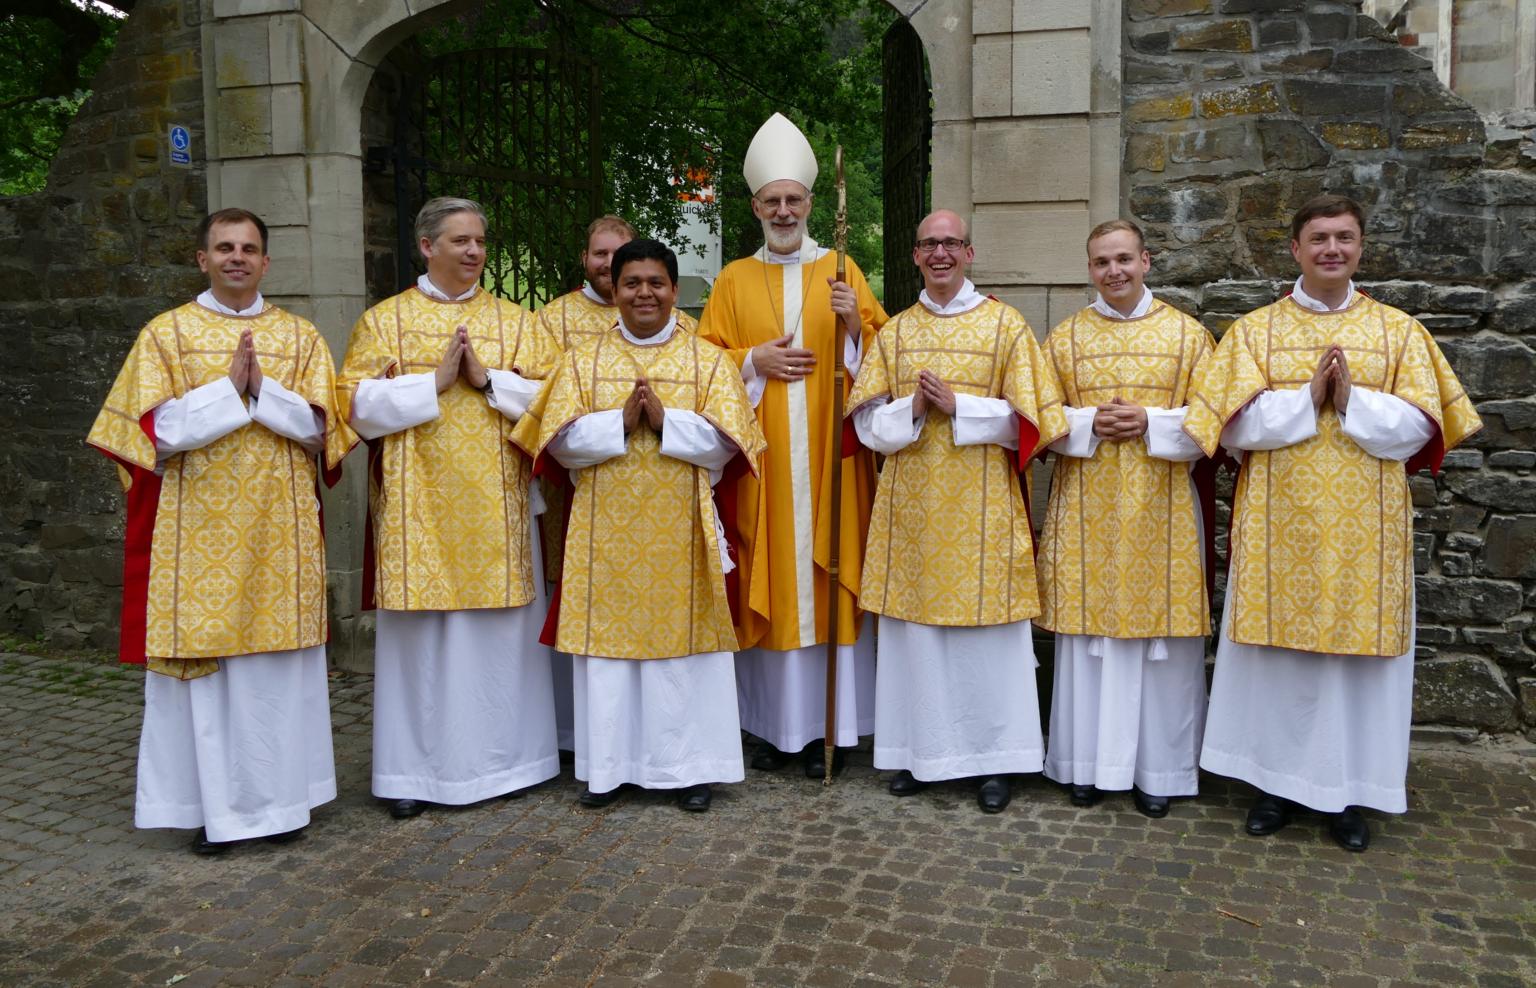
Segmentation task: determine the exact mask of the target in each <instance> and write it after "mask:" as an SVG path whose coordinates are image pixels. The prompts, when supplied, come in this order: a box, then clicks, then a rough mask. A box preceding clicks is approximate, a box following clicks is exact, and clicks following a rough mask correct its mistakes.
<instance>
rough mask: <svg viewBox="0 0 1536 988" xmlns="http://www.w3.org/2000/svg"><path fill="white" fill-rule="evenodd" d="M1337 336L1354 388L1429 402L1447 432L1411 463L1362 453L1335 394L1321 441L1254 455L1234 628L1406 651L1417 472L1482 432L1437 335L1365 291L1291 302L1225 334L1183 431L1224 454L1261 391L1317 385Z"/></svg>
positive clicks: (1241, 527)
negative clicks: (1230, 429) (1332, 301)
mask: <svg viewBox="0 0 1536 988" xmlns="http://www.w3.org/2000/svg"><path fill="white" fill-rule="evenodd" d="M1334 344H1338V345H1339V346H1342V347H1343V348H1344V355H1345V358H1346V359H1347V360H1348V362H1349V374H1350V379H1351V382H1352V384H1353V386H1354V387H1357V388H1369V389H1371V390H1374V391H1381V392H1384V393H1386V394H1391V395H1395V396H1397V397H1398V398H1402V399H1403V400H1405V401H1407V402H1409V403H1410V404H1412V405H1414V406H1416V407H1418V408H1419V409H1420V410H1421V411H1423V412H1424V414H1425V415H1427V416H1429V418H1430V420H1431V421H1432V422H1433V423H1434V425H1435V427H1436V432H1437V435H1436V436H1435V437H1434V438H1431V440H1430V442H1429V445H1428V446H1427V447H1426V450H1425V453H1424V454H1420V455H1418V456H1415V457H1414V459H1413V460H1410V462H1409V464H1408V465H1407V469H1406V470H1405V466H1404V464H1402V463H1399V462H1395V461H1392V460H1380V459H1377V458H1376V457H1374V456H1371V455H1370V454H1369V453H1367V452H1366V451H1365V450H1363V449H1362V448H1360V446H1359V445H1358V444H1357V443H1355V441H1354V440H1353V439H1350V438H1349V437H1348V436H1346V435H1345V434H1344V432H1343V430H1342V427H1341V425H1340V423H1339V417H1338V415H1337V413H1336V412H1335V411H1334V409H1333V406H1332V404H1331V403H1324V405H1323V407H1322V409H1321V410H1320V411H1319V412H1318V416H1317V435H1316V436H1313V437H1312V438H1311V439H1307V440H1305V441H1303V442H1300V443H1297V444H1295V445H1294V446H1287V447H1285V448H1284V449H1276V450H1267V451H1257V452H1246V453H1244V454H1243V467H1242V471H1241V473H1240V474H1239V475H1238V483H1237V492H1236V496H1235V498H1234V501H1233V509H1232V535H1231V554H1232V561H1231V571H1230V572H1231V578H1230V579H1229V581H1228V587H1229V590H1228V592H1229V593H1235V594H1236V596H1235V598H1234V599H1233V604H1232V622H1231V635H1232V639H1233V640H1234V641H1237V642H1242V643H1244V644H1249V645H1268V646H1276V647H1282V648H1293V649H1301V650H1304V651H1309V652H1326V653H1332V654H1342V655H1378V656H1396V655H1401V654H1403V653H1404V652H1406V651H1407V650H1408V642H1409V638H1410V633H1411V631H1412V629H1413V619H1414V615H1413V611H1412V602H1413V592H1412V581H1413V543H1412V538H1413V510H1412V505H1411V503H1410V501H1409V497H1408V483H1407V474H1408V472H1416V471H1417V470H1418V469H1419V466H1420V465H1424V464H1423V463H1421V461H1423V460H1428V461H1430V462H1429V463H1428V464H1427V465H1429V466H1431V467H1432V468H1438V466H1439V456H1440V455H1443V453H1444V450H1446V449H1450V448H1451V447H1453V446H1455V445H1456V444H1457V443H1459V442H1461V441H1462V440H1463V439H1465V438H1466V437H1467V436H1469V435H1471V434H1472V433H1474V432H1476V431H1477V430H1478V429H1479V428H1481V427H1482V421H1481V419H1479V418H1478V416H1477V412H1476V411H1475V410H1474V409H1473V407H1472V403H1471V401H1470V400H1468V398H1467V395H1466V392H1465V391H1464V390H1463V389H1462V387H1461V384H1460V382H1459V381H1457V380H1456V375H1455V372H1454V371H1452V370H1451V367H1450V364H1449V363H1447V362H1446V360H1445V357H1444V355H1443V354H1441V352H1440V348H1439V347H1438V346H1437V345H1436V344H1435V341H1434V339H1433V337H1431V336H1430V335H1429V331H1428V330H1426V329H1425V328H1424V327H1423V326H1422V325H1420V324H1419V322H1418V321H1417V320H1415V319H1413V318H1412V317H1411V316H1409V315H1407V314H1406V313H1404V312H1400V311H1398V310H1397V309H1394V308H1391V307H1390V306H1386V305H1382V304H1381V303H1379V302H1377V301H1375V300H1373V299H1370V298H1367V297H1365V296H1363V295H1358V294H1357V295H1356V296H1355V298H1354V300H1353V302H1352V303H1351V304H1350V305H1349V307H1348V308H1346V309H1343V310H1340V311H1337V312H1327V313H1324V312H1314V311H1311V310H1309V309H1306V308H1303V307H1302V306H1301V305H1299V304H1297V303H1296V302H1295V301H1293V300H1291V299H1289V298H1285V299H1282V300H1281V301H1279V302H1276V303H1275V304H1274V305H1269V306H1265V307H1264V308H1262V309H1259V310H1257V311H1255V312H1251V313H1249V314H1248V315H1246V316H1244V317H1243V318H1242V319H1240V320H1238V321H1237V322H1236V323H1234V324H1233V325H1232V327H1231V328H1230V329H1228V330H1227V333H1226V335H1225V336H1224V337H1222V340H1221V344H1220V346H1218V347H1217V349H1216V352H1215V354H1214V355H1213V357H1212V358H1211V360H1210V361H1208V362H1207V364H1206V366H1205V367H1204V368H1203V369H1202V371H1201V376H1200V379H1199V381H1198V382H1197V383H1196V386H1195V388H1194V397H1193V399H1192V400H1191V401H1190V410H1189V416H1188V418H1187V419H1186V420H1185V424H1184V428H1185V431H1187V432H1188V433H1189V435H1190V436H1191V437H1192V438H1193V439H1194V440H1195V441H1196V442H1198V443H1199V444H1200V447H1201V448H1202V449H1203V450H1205V452H1206V453H1207V455H1210V454H1212V453H1214V452H1215V451H1216V447H1217V443H1218V442H1219V440H1220V437H1221V430H1222V429H1223V428H1224V427H1225V426H1226V424H1227V423H1228V422H1230V421H1231V420H1232V418H1233V416H1235V415H1236V414H1237V413H1238V412H1239V411H1241V410H1242V409H1243V408H1244V407H1245V406H1246V405H1247V404H1248V403H1249V402H1250V401H1251V400H1252V399H1253V398H1254V397H1256V396H1257V395H1258V394H1259V393H1260V392H1263V391H1266V390H1288V389H1294V388H1305V387H1307V386H1308V385H1309V383H1310V381H1311V380H1312V375H1313V372H1314V371H1315V370H1316V369H1317V363H1318V361H1319V360H1320V359H1322V355H1323V353H1324V352H1325V351H1326V350H1327V348H1328V347H1329V346H1331V345H1334ZM1426 454H1427V455H1426ZM1234 588H1235V589H1234Z"/></svg>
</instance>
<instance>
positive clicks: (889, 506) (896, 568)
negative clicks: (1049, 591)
mask: <svg viewBox="0 0 1536 988" xmlns="http://www.w3.org/2000/svg"><path fill="white" fill-rule="evenodd" d="M922 370H928V371H932V372H933V373H934V374H937V375H938V376H939V377H940V378H941V379H943V381H944V382H945V383H946V384H948V385H949V386H950V388H952V389H953V390H954V392H955V393H956V394H957V395H959V394H966V395H973V396H975V397H978V398H1001V399H1003V400H1004V401H1006V402H1008V404H1009V405H1010V406H1011V407H1012V409H1013V411H1014V413H1015V414H1016V415H1017V416H1018V417H1019V419H1020V420H1021V423H1020V428H1019V433H1020V435H1019V439H1020V444H1019V449H1018V452H1017V453H1015V452H1013V451H1011V450H1008V449H1004V448H1003V447H1002V446H998V445H996V444H994V443H986V444H983V445H976V446H956V445H955V439H954V426H953V422H952V420H951V419H950V417H949V416H947V415H944V414H943V413H940V412H937V411H930V412H929V413H928V416H927V419H926V420H925V421H924V423H923V428H922V432H921V433H919V435H918V437H917V439H915V440H914V441H913V442H912V444H911V445H910V446H907V447H906V448H905V449H902V450H901V451H899V452H897V453H894V454H892V455H891V456H888V457H886V460H885V466H884V468H883V469H882V470H881V472H880V486H879V488H878V490H877V491H876V492H875V506H874V511H873V514H872V517H871V519H870V524H869V544H868V547H867V548H866V549H865V553H864V581H863V594H862V597H861V600H862V602H863V605H864V607H865V609H866V610H870V611H874V612H875V613H877V614H883V615H885V616H887V617H892V618H897V619H899V620H902V621H911V622H914V623H918V624H930V625H942V626H948V627H974V626H979V625H989V624H1006V623H1011V622H1014V621H1023V620H1024V619H1026V618H1032V617H1034V616H1035V615H1037V614H1039V613H1040V593H1039V587H1038V586H1037V584H1036V579H1035V554H1034V537H1033V535H1032V533H1031V532H1030V524H1029V505H1028V499H1027V496H1026V494H1025V492H1024V490H1023V489H1022V487H1021V483H1020V476H1019V474H1020V471H1021V470H1022V469H1023V468H1024V467H1026V466H1027V465H1028V463H1029V461H1030V459H1031V457H1032V456H1033V455H1034V454H1035V453H1036V452H1037V451H1038V450H1040V449H1044V448H1045V447H1046V446H1047V445H1049V444H1051V443H1053V442H1055V441H1056V440H1057V439H1059V438H1061V437H1062V436H1063V435H1065V434H1066V433H1067V419H1066V414H1065V413H1064V412H1063V411H1062V407H1061V406H1062V403H1061V391H1060V385H1058V384H1057V382H1056V374H1055V372H1054V371H1053V370H1052V369H1051V366H1050V363H1049V362H1048V361H1047V360H1046V359H1045V357H1044V355H1043V354H1042V353H1041V350H1040V347H1039V345H1038V344H1037V343H1036V342H1035V334H1034V331H1033V330H1031V329H1030V328H1029V324H1028V323H1026V322H1025V321H1024V317H1023V316H1021V315H1020V314H1019V313H1018V310H1016V309H1014V308H1013V307H1012V306H1009V305H1005V304H1003V303H1002V302H999V301H997V300H996V299H987V300H986V301H984V302H982V303H981V304H980V305H978V306H976V307H975V308H974V309H971V310H969V311H967V312H962V313H959V314H956V315H950V316H940V315H935V314H934V313H932V312H930V311H929V310H928V309H926V308H924V307H923V306H922V305H921V304H918V305H914V306H912V307H911V308H910V309H907V310H906V311H904V312H902V313H900V314H899V315H897V316H896V317H895V318H893V319H892V320H891V321H890V323H888V324H887V325H886V327H885V328H884V329H882V330H881V331H880V332H879V333H878V334H876V336H875V340H874V346H873V347H872V349H871V350H870V353H869V355H868V356H867V357H865V359H864V363H863V366H862V367H860V369H859V377H858V380H857V381H856V382H855V384H854V388H853V397H852V398H851V399H850V405H849V407H850V414H852V410H855V409H857V408H858V407H859V406H860V405H863V404H865V403H867V402H869V401H872V400H874V399H876V398H880V397H883V396H889V397H890V398H892V399H893V400H894V399H901V398H905V397H907V396H909V395H911V394H912V393H913V392H915V391H916V390H917V375H918V372H919V371H922Z"/></svg>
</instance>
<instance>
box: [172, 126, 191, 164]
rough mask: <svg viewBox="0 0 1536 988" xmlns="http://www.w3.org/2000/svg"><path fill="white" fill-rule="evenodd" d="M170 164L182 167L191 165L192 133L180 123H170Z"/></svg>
mask: <svg viewBox="0 0 1536 988" xmlns="http://www.w3.org/2000/svg"><path fill="white" fill-rule="evenodd" d="M170 142H171V164H173V165H178V166H180V167H182V168H190V167H191V166H192V133H191V131H189V130H187V128H185V127H183V126H182V125H181V124H171V130H170Z"/></svg>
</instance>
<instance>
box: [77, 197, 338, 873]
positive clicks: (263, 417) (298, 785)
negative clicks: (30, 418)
mask: <svg viewBox="0 0 1536 988" xmlns="http://www.w3.org/2000/svg"><path fill="white" fill-rule="evenodd" d="M198 234H199V236H198V243H199V249H198V252H197V263H198V266H199V267H200V268H201V269H202V270H203V273H204V274H206V275H207V276H208V290H207V291H205V292H203V293H202V294H201V295H199V296H198V297H197V300H196V301H194V302H189V303H187V304H185V305H182V306H180V307H178V308H175V309H172V310H170V311H169V312H166V313H163V314H161V315H159V316H156V317H155V318H154V319H153V320H151V321H150V323H149V325H147V326H145V327H144V329H143V330H142V331H141V332H140V333H139V337H138V340H137V341H136V342H135V343H134V345H133V349H132V350H130V351H129V353H128V357H127V360H126V361H125V362H124V364H123V368H122V370H121V371H120V372H119V373H118V376H117V381H116V382H115V383H114V384H113V386H112V391H111V393H110V394H109V395H108V396H107V400H106V403H105V404H104V406H103V407H102V410H101V414H100V415H99V416H98V417H97V419H96V423H95V425H93V426H92V427H91V433H90V437H89V439H88V440H87V441H88V442H89V443H90V444H91V445H93V446H96V447H97V448H99V449H101V450H102V452H104V453H106V454H107V455H108V456H110V457H111V458H112V459H113V460H114V461H116V462H117V464H118V467H119V473H120V475H121V477H122V480H123V484H124V488H125V489H126V491H127V493H128V526H127V532H126V538H125V547H124V560H123V562H124V566H123V569H124V580H123V616H122V642H121V644H122V658H123V661H125V662H145V663H147V666H148V675H147V676H146V677H145V681H144V727H143V732H142V734H141V736H140V739H139V762H138V792H137V795H136V798H135V800H134V824H135V825H136V826H139V827H176V828H189V829H190V828H194V827H201V828H203V829H202V832H201V833H200V834H199V835H198V837H197V840H196V841H195V842H194V843H193V848H192V849H193V850H194V851H196V852H198V853H200V854H214V853H218V852H220V851H223V850H226V849H227V848H228V847H229V846H230V844H231V843H232V842H234V841H239V840H245V839H249V838H254V837H268V838H272V839H274V840H286V839H290V838H291V837H293V836H296V835H297V834H298V832H299V830H300V829H302V828H303V827H304V826H305V825H307V824H308V823H309V811H310V810H311V809H312V808H313V807H315V806H318V805H319V804H321V803H324V802H327V801H329V800H331V799H334V798H335V796H336V769H335V764H334V761H333V758H332V754H331V712H330V700H329V695H328V691H327V681H326V662H325V641H326V592H325V544H324V537H323V535H322V533H321V530H320V517H319V511H318V507H319V505H318V502H317V500H316V495H315V491H316V483H317V480H318V479H319V477H320V475H321V470H320V465H317V462H316V457H317V455H323V457H324V461H325V462H324V466H326V467H328V468H335V467H337V466H338V465H339V464H340V462H341V458H342V457H343V456H345V455H346V452H347V450H348V449H349V448H350V446H351V444H352V443H353V442H355V441H356V437H354V436H353V435H352V433H351V431H350V430H349V429H348V428H347V426H346V421H345V418H344V416H342V415H340V414H339V413H338V412H337V411H336V405H335V394H334V388H333V381H332V374H333V371H332V365H331V353H330V350H329V349H327V347H326V345H325V341H324V340H323V339H322V338H321V337H320V334H319V333H318V332H317V331H316V330H315V327H314V326H312V325H310V324H309V323H308V322H307V321H305V320H303V319H300V318H299V317H298V316H295V315H293V314H291V313H288V312H284V311H283V310H282V309H279V308H278V307H277V306H274V305H272V304H270V303H268V302H267V301H265V300H264V299H263V298H262V297H261V290H260V286H261V279H262V276H263V275H265V274H266V272H267V266H268V264H269V258H268V256H267V228H266V225H265V224H264V223H262V221H261V220H260V219H259V218H257V217H256V216H255V214H253V213H249V212H247V211H245V210H243V209H221V210H219V211H218V212H216V213H213V214H211V215H210V216H208V217H207V218H205V219H204V220H203V222H202V225H201V227H200V228H199V231H198ZM331 479H334V477H333V478H331Z"/></svg>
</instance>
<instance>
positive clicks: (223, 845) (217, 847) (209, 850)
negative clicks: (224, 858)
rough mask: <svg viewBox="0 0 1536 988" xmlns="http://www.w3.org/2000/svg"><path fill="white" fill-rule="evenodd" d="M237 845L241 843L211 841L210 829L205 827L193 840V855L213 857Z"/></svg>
mask: <svg viewBox="0 0 1536 988" xmlns="http://www.w3.org/2000/svg"><path fill="white" fill-rule="evenodd" d="M237 843H239V842H238V841H232V840H209V839H208V828H207V827H204V828H203V829H201V830H199V831H198V832H197V836H196V837H194V838H192V853H193V854H201V855H203V856H205V857H212V856H213V855H215V854H223V853H224V852H225V851H227V850H229V849H230V848H232V847H234V846H235V844H237Z"/></svg>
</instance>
